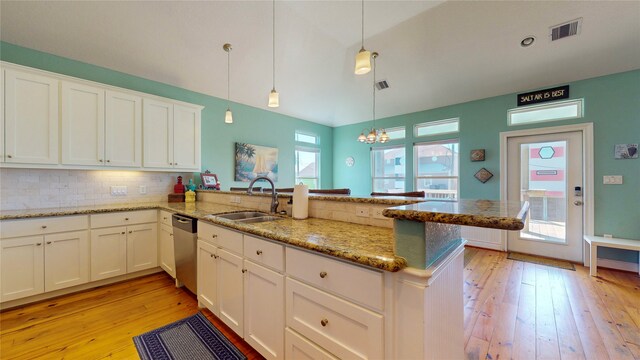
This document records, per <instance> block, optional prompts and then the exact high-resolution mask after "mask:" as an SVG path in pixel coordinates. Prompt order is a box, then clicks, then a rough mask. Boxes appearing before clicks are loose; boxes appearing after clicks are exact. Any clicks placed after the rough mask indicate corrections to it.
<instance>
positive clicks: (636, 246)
mask: <svg viewBox="0 0 640 360" xmlns="http://www.w3.org/2000/svg"><path fill="white" fill-rule="evenodd" d="M584 241H586V242H587V243H589V245H590V253H591V254H590V259H591V260H590V262H589V274H590V275H591V276H597V275H598V246H604V247H611V248H616V249H626V250H635V251H638V252H639V253H638V274H639V275H640V240H631V239H618V238H606V237H602V236H594V235H585V236H584Z"/></svg>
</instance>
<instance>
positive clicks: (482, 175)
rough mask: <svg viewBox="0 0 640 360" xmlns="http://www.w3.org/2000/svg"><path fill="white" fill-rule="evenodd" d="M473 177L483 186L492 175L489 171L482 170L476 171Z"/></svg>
mask: <svg viewBox="0 0 640 360" xmlns="http://www.w3.org/2000/svg"><path fill="white" fill-rule="evenodd" d="M473 176H475V178H476V179H478V180H480V182H481V183H483V184H484V183H486V182H487V181H489V179H491V178H492V177H493V174H492V173H491V172H490V171H489V170H487V169H485V168H482V169H480V170H478V172H477V173H476V174H475V175H473Z"/></svg>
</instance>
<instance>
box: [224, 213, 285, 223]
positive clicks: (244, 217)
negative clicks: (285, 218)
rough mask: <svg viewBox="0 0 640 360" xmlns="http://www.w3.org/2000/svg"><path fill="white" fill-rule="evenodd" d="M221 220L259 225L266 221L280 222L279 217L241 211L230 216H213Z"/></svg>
mask: <svg viewBox="0 0 640 360" xmlns="http://www.w3.org/2000/svg"><path fill="white" fill-rule="evenodd" d="M214 216H217V217H220V218H223V219H228V220H233V221H237V222H243V223H261V222H266V221H276V220H282V218H281V217H278V216H272V215H269V214H267V213H263V212H259V211H243V212H237V213H231V214H222V215H214Z"/></svg>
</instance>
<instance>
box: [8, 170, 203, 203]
mask: <svg viewBox="0 0 640 360" xmlns="http://www.w3.org/2000/svg"><path fill="white" fill-rule="evenodd" d="M179 175H182V177H183V179H184V181H183V183H184V184H187V183H188V182H189V179H190V178H192V177H193V174H192V173H166V172H143V171H115V170H45V169H6V168H5V169H0V209H1V210H23V209H37V208H51V207H67V206H91V205H104V204H116V203H131V202H149V201H166V200H167V194H169V193H171V192H173V185H174V184H175V183H176V178H177V177H178V176H179ZM141 185H142V186H145V187H146V194H140V192H139V190H140V189H139V188H140V186H141ZM112 186H126V187H127V195H124V196H113V195H111V187H112Z"/></svg>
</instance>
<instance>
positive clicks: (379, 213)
mask: <svg viewBox="0 0 640 360" xmlns="http://www.w3.org/2000/svg"><path fill="white" fill-rule="evenodd" d="M383 210H384V208H381V207H374V208H372V212H371V214H372V216H373V217H374V218H375V219H388V217H385V216H384V215H382V211H383Z"/></svg>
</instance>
